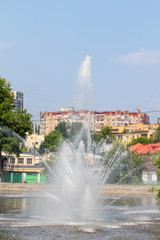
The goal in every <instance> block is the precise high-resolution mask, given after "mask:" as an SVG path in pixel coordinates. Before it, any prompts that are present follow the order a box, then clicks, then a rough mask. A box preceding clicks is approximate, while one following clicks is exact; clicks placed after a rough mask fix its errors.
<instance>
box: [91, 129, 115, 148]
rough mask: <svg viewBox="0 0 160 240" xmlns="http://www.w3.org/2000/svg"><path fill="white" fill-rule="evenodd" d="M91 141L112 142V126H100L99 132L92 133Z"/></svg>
mask: <svg viewBox="0 0 160 240" xmlns="http://www.w3.org/2000/svg"><path fill="white" fill-rule="evenodd" d="M92 141H95V142H96V143H97V144H98V143H101V142H105V143H112V142H113V135H112V128H111V127H109V126H106V127H104V128H102V129H101V131H100V132H99V133H94V134H93V135H92Z"/></svg>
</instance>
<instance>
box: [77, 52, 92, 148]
mask: <svg viewBox="0 0 160 240" xmlns="http://www.w3.org/2000/svg"><path fill="white" fill-rule="evenodd" d="M78 87H79V94H78V106H77V107H79V108H80V109H85V108H86V107H87V108H88V121H87V123H86V125H87V126H86V128H87V132H88V136H87V139H88V144H87V152H88V153H90V152H91V136H90V131H91V114H90V112H91V106H92V94H93V90H92V81H91V57H90V56H88V55H87V56H86V57H85V59H84V61H83V62H82V64H81V67H80V70H79V75H78Z"/></svg>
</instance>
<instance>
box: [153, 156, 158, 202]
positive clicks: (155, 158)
mask: <svg viewBox="0 0 160 240" xmlns="http://www.w3.org/2000/svg"><path fill="white" fill-rule="evenodd" d="M153 163H154V165H155V166H156V167H157V168H158V179H160V153H159V152H158V153H156V154H155V156H154V157H153ZM153 190H156V191H157V198H158V199H160V188H153Z"/></svg>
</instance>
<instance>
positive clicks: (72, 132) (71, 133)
mask: <svg viewBox="0 0 160 240" xmlns="http://www.w3.org/2000/svg"><path fill="white" fill-rule="evenodd" d="M82 128H83V123H81V122H73V123H72V124H71V125H70V126H69V128H68V139H69V140H70V141H71V142H73V141H74V140H75V138H76V137H77V135H78V134H79V133H80V132H81V130H82Z"/></svg>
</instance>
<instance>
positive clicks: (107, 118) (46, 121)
mask: <svg viewBox="0 0 160 240" xmlns="http://www.w3.org/2000/svg"><path fill="white" fill-rule="evenodd" d="M89 118H90V123H91V131H92V132H99V131H100V130H101V129H102V128H103V127H105V126H110V127H116V126H119V127H120V126H121V127H125V126H130V125H135V124H137V123H149V117H148V116H147V114H145V113H140V112H138V113H131V112H129V111H124V112H122V111H120V110H118V111H115V112H113V111H112V112H110V111H105V112H96V111H91V112H90V114H89V111H86V110H79V111H75V110H74V108H61V111H59V112H44V113H42V112H41V113H40V134H42V135H46V134H48V133H50V132H52V131H54V129H55V127H56V126H57V125H58V124H59V123H60V122H63V121H65V122H67V123H69V124H71V123H73V122H81V123H83V124H86V123H87V122H88V119H89Z"/></svg>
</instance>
